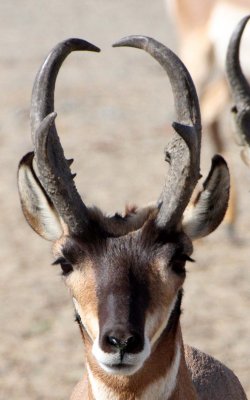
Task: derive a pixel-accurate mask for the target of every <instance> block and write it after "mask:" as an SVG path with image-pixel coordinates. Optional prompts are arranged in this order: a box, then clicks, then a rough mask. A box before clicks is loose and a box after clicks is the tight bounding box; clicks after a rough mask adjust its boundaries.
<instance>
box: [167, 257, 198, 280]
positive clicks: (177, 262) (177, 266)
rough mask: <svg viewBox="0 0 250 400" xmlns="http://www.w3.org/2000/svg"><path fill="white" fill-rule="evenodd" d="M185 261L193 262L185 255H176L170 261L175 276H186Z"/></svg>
mask: <svg viewBox="0 0 250 400" xmlns="http://www.w3.org/2000/svg"><path fill="white" fill-rule="evenodd" d="M186 261H190V262H194V260H193V259H192V258H191V257H189V256H188V255H187V254H178V255H176V256H175V257H174V258H173V259H172V270H173V271H174V272H175V273H176V274H177V275H185V274H186V269H185V265H186Z"/></svg>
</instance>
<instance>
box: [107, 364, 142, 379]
mask: <svg viewBox="0 0 250 400" xmlns="http://www.w3.org/2000/svg"><path fill="white" fill-rule="evenodd" d="M99 365H100V367H101V368H102V369H103V370H104V371H105V372H107V373H108V374H110V375H123V376H130V375H133V374H135V373H136V372H137V371H138V370H139V369H140V368H141V367H142V365H143V364H139V365H128V364H117V365H114V364H113V365H112V364H111V365H107V364H103V363H100V362H99Z"/></svg>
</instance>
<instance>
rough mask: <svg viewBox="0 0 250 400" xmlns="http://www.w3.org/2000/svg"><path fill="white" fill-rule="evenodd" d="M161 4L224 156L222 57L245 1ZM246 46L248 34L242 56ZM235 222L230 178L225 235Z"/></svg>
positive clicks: (226, 92) (173, 0) (227, 94)
mask: <svg viewBox="0 0 250 400" xmlns="http://www.w3.org/2000/svg"><path fill="white" fill-rule="evenodd" d="M165 3H166V5H167V11H168V15H169V17H170V18H171V19H172V20H173V26H174V28H175V30H176V33H177V40H178V44H179V51H180V55H181V58H182V60H183V61H184V63H185V64H186V66H187V68H188V70H189V71H190V73H191V76H192V78H193V80H194V82H195V85H196V88H197V91H198V95H199V99H200V105H201V114H202V120H203V127H204V129H206V130H207V131H208V132H209V136H210V137H211V139H212V143H213V145H214V148H215V151H216V152H219V153H222V154H224V153H225V152H226V151H227V141H225V140H224V136H225V137H228V126H227V131H226V130H225V129H223V127H224V125H225V124H223V119H225V118H224V117H225V115H226V114H227V110H228V106H229V104H230V91H229V88H228V84H227V82H226V77H225V68H224V64H225V56H226V50H227V45H228V42H229V38H230V35H231V32H232V31H233V29H234V27H235V25H236V24H237V22H238V21H239V20H240V18H242V17H244V16H245V15H247V14H248V13H249V5H250V3H249V0H203V1H200V2H199V1H198V0H165ZM249 46H250V31H248V32H246V34H245V43H244V48H245V50H246V51H244V52H243V53H244V54H247V51H248V48H249ZM242 62H243V65H244V69H245V71H246V74H247V75H248V76H249V77H250V68H249V65H250V64H249V62H248V59H247V57H243V60H242ZM223 130H225V133H224V134H223ZM232 175H233V174H232ZM232 178H233V176H232ZM236 220H237V188H236V187H235V185H234V179H232V182H231V193H230V200H229V207H228V210H227V214H226V218H225V222H226V223H227V226H228V228H229V233H234V227H235V223H236ZM233 238H234V236H233Z"/></svg>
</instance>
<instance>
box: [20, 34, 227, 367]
mask: <svg viewBox="0 0 250 400" xmlns="http://www.w3.org/2000/svg"><path fill="white" fill-rule="evenodd" d="M122 45H127V46H132V47H138V48H143V49H145V50H146V51H147V52H149V53H150V54H151V55H152V56H153V57H154V58H155V59H156V60H157V61H159V63H160V64H161V65H162V66H163V67H164V69H165V71H166V72H167V74H168V76H169V78H170V82H171V84H172V87H173V94H174V97H175V104H176V109H177V117H178V122H175V123H174V124H173V127H174V136H173V139H172V141H171V142H170V143H169V145H168V147H167V150H166V161H167V162H168V163H169V165H170V167H169V173H168V175H167V179H166V183H165V185H164V188H163V191H162V193H161V195H160V197H159V199H158V201H157V202H155V203H154V204H153V206H146V207H142V208H139V209H137V210H130V212H128V214H127V215H125V216H124V217H121V216H119V215H116V214H115V215H114V216H113V217H107V216H105V215H103V214H102V213H101V211H100V210H98V209H96V208H90V207H87V206H86V205H85V204H84V202H83V201H82V199H81V197H80V195H79V193H78V192H77V190H76V187H75V184H74V180H73V178H74V176H73V175H72V174H71V170H70V165H71V163H72V160H66V159H65V157H64V152H63V149H62V147H61V144H60V141H59V137H58V134H57V131H56V126H55V117H56V114H55V113H54V102H53V99H54V87H55V80H56V76H57V73H58V70H59V68H60V66H61V64H62V62H63V60H64V59H65V57H66V56H67V55H68V54H69V53H70V52H71V51H74V50H90V51H98V49H97V48H96V47H95V46H93V45H91V44H90V43H87V42H85V41H83V40H80V39H69V40H67V41H65V42H62V43H59V44H58V45H57V46H56V47H55V48H54V49H53V50H52V52H51V53H50V54H49V56H48V57H47V59H46V60H45V62H44V64H43V65H42V67H41V69H40V71H39V72H38V74H37V77H36V79H35V83H34V87H33V92H32V102H31V104H32V107H31V126H32V137H33V142H34V152H32V153H29V154H27V155H26V156H24V157H23V159H22V160H21V162H20V165H19V171H18V185H19V194H20V199H21V204H22V209H23V212H24V215H25V217H26V219H27V221H28V223H29V224H30V225H31V227H32V228H33V229H34V230H35V231H36V232H37V233H38V234H39V235H41V236H42V237H43V238H45V239H47V240H50V241H52V242H53V243H54V245H53V253H54V257H55V262H54V264H60V265H61V268H62V271H63V276H64V279H65V283H66V285H67V286H68V287H69V288H70V291H71V293H72V297H73V302H74V306H75V311H76V319H77V321H78V322H79V325H80V329H81V332H82V336H83V339H84V342H85V346H86V357H87V362H88V365H90V366H93V365H95V367H96V365H98V366H99V367H101V369H102V371H103V370H105V371H106V372H108V373H110V374H122V375H132V374H134V373H135V372H136V371H138V370H139V369H140V368H142V367H143V365H144V363H145V361H146V360H147V358H148V357H150V356H151V355H152V353H153V352H154V349H155V347H156V346H157V342H158V339H159V338H160V337H161V338H162V336H163V335H165V336H168V335H172V334H173V335H174V334H175V332H176V329H177V326H178V321H179V315H180V305H181V294H182V284H183V281H184V278H185V262H186V261H187V260H190V255H191V253H192V244H191V239H195V238H198V237H202V236H205V235H207V234H209V233H210V232H212V231H213V230H214V229H216V227H217V226H218V225H219V224H220V222H221V220H222V219H223V216H224V214H225V211H226V208H227V202H228V196H229V173H228V169H227V165H226V163H225V161H224V160H223V159H222V158H221V157H220V156H216V157H214V158H213V162H212V167H211V171H210V173H209V175H208V178H207V179H206V181H205V183H204V187H203V190H202V191H201V192H200V193H199V194H198V196H197V198H196V200H195V205H194V206H193V207H191V208H188V207H187V205H188V203H189V200H190V197H191V195H192V192H193V190H194V187H195V186H196V184H197V181H198V179H199V177H200V168H199V166H200V143H201V121H200V112H199V104H198V99H197V96H196V91H195V88H194V85H193V82H192V79H191V77H190V75H189V73H188V71H187V70H186V68H185V66H184V65H183V64H182V62H181V61H180V60H179V59H178V57H177V56H176V55H175V54H174V53H172V52H171V50H169V49H168V48H166V47H165V46H163V45H162V44H160V43H158V42H156V41H155V40H153V39H150V38H147V37H140V36H139V37H138V36H132V37H129V38H125V39H123V40H122V41H120V42H119V43H117V44H116V45H115V46H122ZM149 189H150V188H149ZM165 336H164V337H165Z"/></svg>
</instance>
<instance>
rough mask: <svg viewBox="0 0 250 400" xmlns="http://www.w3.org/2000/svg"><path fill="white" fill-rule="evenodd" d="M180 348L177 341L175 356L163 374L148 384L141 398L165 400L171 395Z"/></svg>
mask: <svg viewBox="0 0 250 400" xmlns="http://www.w3.org/2000/svg"><path fill="white" fill-rule="evenodd" d="M180 360H181V349H180V345H179V343H178V344H177V345H176V351H175V356H174V359H173V362H172V364H171V366H170V368H169V369H168V371H167V373H166V375H165V376H163V377H162V378H160V379H158V380H157V381H156V382H154V383H152V384H151V385H149V387H148V388H147V389H145V391H144V392H143V393H142V396H141V398H140V399H141V400H152V399H154V400H162V399H164V400H167V399H169V398H170V396H171V395H172V393H173V391H174V389H175V387H176V383H177V375H178V371H179V367H180Z"/></svg>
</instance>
